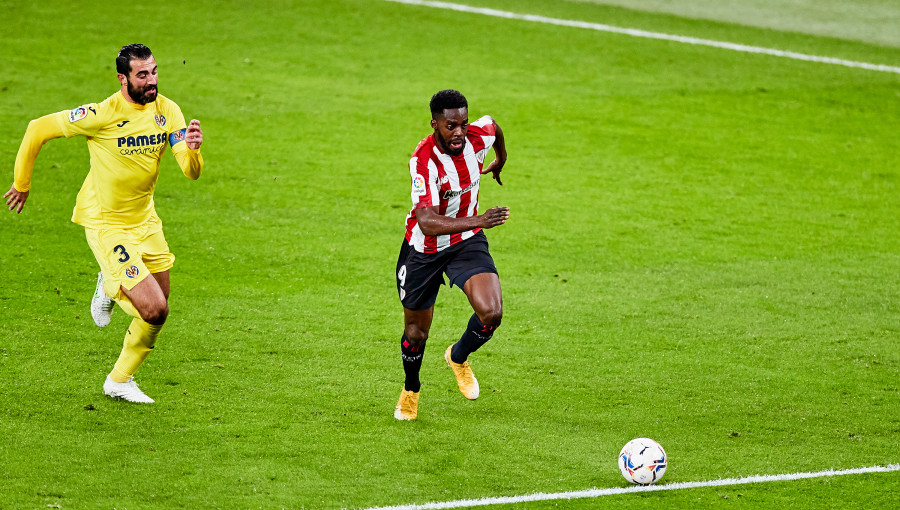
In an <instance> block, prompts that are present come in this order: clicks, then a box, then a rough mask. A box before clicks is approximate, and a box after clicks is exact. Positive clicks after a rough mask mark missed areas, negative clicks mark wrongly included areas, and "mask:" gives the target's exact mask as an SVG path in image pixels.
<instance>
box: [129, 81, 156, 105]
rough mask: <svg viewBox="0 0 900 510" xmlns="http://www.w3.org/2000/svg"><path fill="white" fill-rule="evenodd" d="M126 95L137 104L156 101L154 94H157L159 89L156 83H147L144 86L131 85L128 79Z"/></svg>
mask: <svg viewBox="0 0 900 510" xmlns="http://www.w3.org/2000/svg"><path fill="white" fill-rule="evenodd" d="M151 91H152V92H153V94H151V95H149V96H148V95H147V93H148V92H151ZM128 95H129V96H131V99H132V100H133V101H134V102H135V103H137V104H147V103H152V102H153V101H156V96H158V95H159V91H158V89H157V87H156V85H147V86H146V87H140V88H138V87H132V86H131V81H130V80H129V81H128Z"/></svg>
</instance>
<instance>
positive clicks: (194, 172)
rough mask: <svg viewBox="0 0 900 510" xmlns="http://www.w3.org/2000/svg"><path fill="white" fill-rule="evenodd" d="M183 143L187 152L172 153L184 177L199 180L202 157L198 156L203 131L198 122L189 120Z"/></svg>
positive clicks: (201, 169)
mask: <svg viewBox="0 0 900 510" xmlns="http://www.w3.org/2000/svg"><path fill="white" fill-rule="evenodd" d="M184 143H185V146H186V147H187V150H183V151H179V152H174V154H175V159H176V160H177V161H178V166H180V167H181V171H182V172H184V175H186V176H188V177H190V178H191V179H193V180H195V181H196V180H197V179H198V178H200V173H201V172H202V171H203V156H201V155H200V145H202V144H203V130H202V129H200V121H199V120H197V119H191V123H190V125H188V127H187V130H186V131H185V132H184Z"/></svg>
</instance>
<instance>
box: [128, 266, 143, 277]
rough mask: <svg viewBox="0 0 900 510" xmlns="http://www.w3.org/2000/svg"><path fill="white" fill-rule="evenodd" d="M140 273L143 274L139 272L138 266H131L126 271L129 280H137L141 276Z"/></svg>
mask: <svg viewBox="0 0 900 510" xmlns="http://www.w3.org/2000/svg"><path fill="white" fill-rule="evenodd" d="M140 273H141V272H140V270H138V268H137V266H131V267H129V268H128V269H126V270H125V276H127V277H129V278H137V275H139V274H140Z"/></svg>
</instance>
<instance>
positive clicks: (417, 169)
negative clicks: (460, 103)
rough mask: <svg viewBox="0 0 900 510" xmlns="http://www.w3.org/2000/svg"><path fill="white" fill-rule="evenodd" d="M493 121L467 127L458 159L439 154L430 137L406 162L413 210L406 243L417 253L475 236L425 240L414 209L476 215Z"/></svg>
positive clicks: (491, 142)
mask: <svg viewBox="0 0 900 510" xmlns="http://www.w3.org/2000/svg"><path fill="white" fill-rule="evenodd" d="M495 139H496V130H495V129H494V119H492V118H491V117H490V116H488V115H485V116H484V117H481V118H480V119H478V120H477V121H475V122H473V123H471V124H469V130H468V132H467V133H466V146H465V147H464V148H463V151H462V154H460V155H459V156H455V157H454V156H450V155H448V154H444V153H443V152H441V149H439V148H438V145H437V143H435V141H434V134H433V133H432V134H431V135H429V136H428V137H426V138H425V139H424V140H422V141H421V142H419V146H418V147H416V150H415V152H414V153H413V155H412V158H411V159H410V160H409V174H410V177H411V187H412V191H411V197H412V203H413V207H412V209H411V210H410V211H409V214H408V215H406V240H407V241H408V242H409V244H410V245H411V246H412V247H414V248H415V250H416V251H418V252H420V253H437V252H439V251H441V250H443V249H445V248H447V247H450V246H453V245H454V244H456V243H459V242H461V241H464V240H466V239H468V238H470V237H472V236H473V235H475V234H477V233H478V232H479V231H480V230H481V229H480V228H476V229H473V230H467V231H465V232H460V233H458V234H447V235H440V236H426V235H425V234H423V233H422V229H420V228H419V224H418V221H417V220H416V214H415V212H416V209H419V208H422V207H433V206H438V207H439V209H438V213H439V214H442V215H444V216H449V217H451V218H466V217H469V216H476V215H478V185H479V183H480V182H481V169H482V168H483V167H484V157H485V155H487V152H488V151H489V150H490V148H491V146H492V145H494V140H495Z"/></svg>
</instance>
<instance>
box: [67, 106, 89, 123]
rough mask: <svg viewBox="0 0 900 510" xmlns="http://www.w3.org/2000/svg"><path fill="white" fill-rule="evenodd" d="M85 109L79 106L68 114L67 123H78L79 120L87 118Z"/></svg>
mask: <svg viewBox="0 0 900 510" xmlns="http://www.w3.org/2000/svg"><path fill="white" fill-rule="evenodd" d="M87 112H88V110H87V107H85V106H79V107H78V108H75V109H74V110H72V111H71V112H69V122H78V121H79V120H81V119H83V118H85V117H87Z"/></svg>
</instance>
